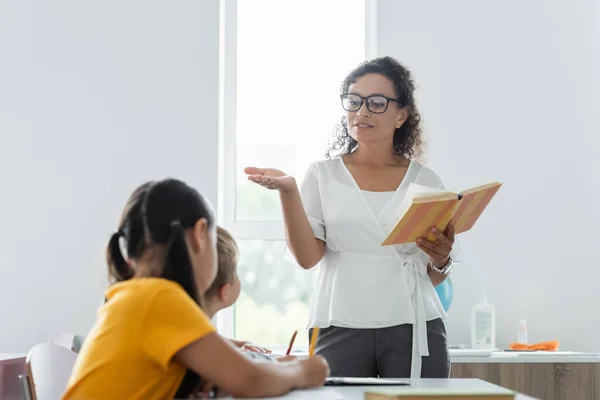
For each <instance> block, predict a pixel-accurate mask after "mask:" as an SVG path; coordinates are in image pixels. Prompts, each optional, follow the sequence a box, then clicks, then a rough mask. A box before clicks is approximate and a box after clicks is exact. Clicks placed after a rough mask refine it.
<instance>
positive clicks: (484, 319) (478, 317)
mask: <svg viewBox="0 0 600 400" xmlns="http://www.w3.org/2000/svg"><path fill="white" fill-rule="evenodd" d="M471 348H473V349H486V350H490V349H495V348H496V315H495V312H494V307H493V306H492V305H491V304H488V302H487V298H486V297H485V294H483V295H482V300H481V303H480V304H476V305H475V306H473V311H472V313H471Z"/></svg>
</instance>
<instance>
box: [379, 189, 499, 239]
mask: <svg viewBox="0 0 600 400" xmlns="http://www.w3.org/2000/svg"><path fill="white" fill-rule="evenodd" d="M500 186H502V184H501V183H499V182H492V183H488V184H487V185H482V186H477V187H474V188H471V189H468V190H464V191H462V192H460V193H454V192H447V191H446V192H438V193H421V194H415V195H414V196H413V197H412V201H411V202H410V204H409V205H408V209H407V210H406V211H405V212H404V213H403V214H402V216H401V217H400V220H399V221H398V222H397V223H396V225H395V226H394V228H393V229H392V231H391V232H390V234H389V235H388V236H387V237H386V239H385V240H384V241H383V243H382V246H389V245H394V244H404V243H413V242H415V241H416V240H417V239H418V238H420V237H427V238H428V239H429V240H431V241H433V240H435V237H434V236H433V234H432V233H431V232H429V230H430V229H431V227H433V226H435V227H436V228H437V229H439V230H440V231H442V232H443V231H444V230H445V229H446V227H447V226H448V224H449V223H450V221H451V220H454V228H455V233H456V234H459V233H462V232H466V231H468V230H470V229H471V228H472V227H473V225H475V222H477V220H478V219H479V217H480V216H481V214H482V213H483V211H484V210H485V209H486V207H487V206H488V204H489V203H490V201H492V198H493V197H494V196H495V195H496V192H498V190H499V189H500Z"/></svg>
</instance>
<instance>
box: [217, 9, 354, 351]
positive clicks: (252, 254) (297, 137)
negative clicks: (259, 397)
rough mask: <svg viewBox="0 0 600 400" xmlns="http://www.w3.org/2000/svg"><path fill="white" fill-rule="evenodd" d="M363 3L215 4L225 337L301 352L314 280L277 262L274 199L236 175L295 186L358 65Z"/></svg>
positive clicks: (334, 119) (325, 138)
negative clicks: (229, 297)
mask: <svg viewBox="0 0 600 400" xmlns="http://www.w3.org/2000/svg"><path fill="white" fill-rule="evenodd" d="M365 1H366V0H328V1H319V0H302V1H281V0H237V1H235V0H232V1H230V0H223V1H222V2H221V5H222V10H221V22H222V31H221V38H222V40H221V71H222V72H223V74H222V75H223V77H222V81H221V93H222V94H223V95H222V99H221V111H222V115H221V127H222V132H221V139H222V142H221V156H222V157H221V159H222V160H223V162H222V165H221V167H222V170H221V176H220V179H219V181H220V182H221V184H222V188H221V201H220V205H219V209H220V218H221V219H220V220H221V223H222V224H223V225H224V226H225V227H226V228H228V229H229V230H231V231H232V232H233V234H234V235H235V237H236V239H237V240H238V243H239V245H240V250H241V261H240V266H239V274H240V278H241V281H242V295H241V296H240V299H239V300H238V302H237V304H236V306H235V309H234V310H224V311H222V312H221V313H219V314H218V316H217V325H218V327H219V330H220V331H221V332H222V333H223V334H225V335H233V336H235V337H236V338H239V339H244V340H251V341H253V342H255V343H260V344H263V345H267V346H283V345H286V344H287V343H288V342H289V339H290V337H291V335H292V332H293V331H294V330H295V329H298V330H299V334H298V337H297V339H296V340H297V342H296V343H297V344H298V345H302V344H306V342H307V335H306V331H305V330H303V329H305V327H306V323H307V319H308V303H309V300H310V295H311V293H312V289H313V282H314V278H315V276H316V274H315V273H314V272H313V271H304V270H302V269H300V268H299V267H297V266H294V265H292V264H291V263H289V262H288V261H285V260H284V259H283V255H284V251H285V242H284V233H283V232H284V231H283V222H282V213H281V207H280V203H279V196H278V193H277V192H274V191H269V190H267V189H264V188H262V187H260V186H258V185H255V184H252V183H251V182H249V181H248V180H247V179H246V176H245V174H244V172H243V171H244V167H246V166H258V167H271V168H277V169H280V170H282V171H284V172H286V173H288V174H290V175H293V176H295V177H296V179H297V181H298V182H299V183H300V182H301V181H302V179H303V175H304V173H305V171H306V169H307V167H308V166H309V164H310V163H311V162H314V161H317V160H320V159H323V158H324V155H325V152H326V150H327V144H328V142H329V140H330V138H331V135H332V134H333V133H334V129H335V126H336V125H337V124H339V122H340V118H341V116H342V109H341V106H340V100H339V87H340V84H341V81H342V79H343V78H344V77H345V76H346V74H347V73H348V72H349V71H350V70H351V69H353V68H354V67H355V66H356V65H357V64H358V63H360V62H361V61H363V60H364V59H365V43H366V40H365V25H366V24H365V20H366V18H365V13H366V4H365Z"/></svg>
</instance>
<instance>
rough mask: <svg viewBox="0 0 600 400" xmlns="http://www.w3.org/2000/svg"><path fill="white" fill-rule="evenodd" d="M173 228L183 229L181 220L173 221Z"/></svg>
mask: <svg viewBox="0 0 600 400" xmlns="http://www.w3.org/2000/svg"><path fill="white" fill-rule="evenodd" d="M171 229H181V222H179V220H178V219H176V220H174V221H171Z"/></svg>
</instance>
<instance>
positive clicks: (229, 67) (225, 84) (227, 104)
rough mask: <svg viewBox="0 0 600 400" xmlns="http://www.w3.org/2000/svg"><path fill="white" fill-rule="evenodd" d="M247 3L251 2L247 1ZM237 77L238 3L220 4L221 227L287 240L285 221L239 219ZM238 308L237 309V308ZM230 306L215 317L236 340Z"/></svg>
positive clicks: (368, 33)
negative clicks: (237, 194)
mask: <svg viewBox="0 0 600 400" xmlns="http://www.w3.org/2000/svg"><path fill="white" fill-rule="evenodd" d="M246 1H248V0H246ZM365 19H366V21H365V56H366V58H367V59H370V58H374V57H376V56H377V0H365ZM236 76H237V0H220V4H219V172H218V174H219V175H218V182H219V192H218V193H219V202H218V207H217V209H218V219H219V224H220V225H222V226H223V227H225V228H226V229H228V230H229V231H230V232H231V233H232V234H233V235H234V237H235V238H236V239H238V240H244V239H253V240H285V234H284V225H283V221H237V220H236V183H237V157H236V156H237V147H236V86H237V82H236ZM234 307H235V306H234ZM234 307H229V308H227V309H225V310H222V311H220V312H219V313H218V314H217V315H216V317H215V324H216V327H217V329H218V331H219V333H220V334H221V335H223V336H225V337H231V338H232V337H233V336H234V332H235V309H234Z"/></svg>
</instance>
